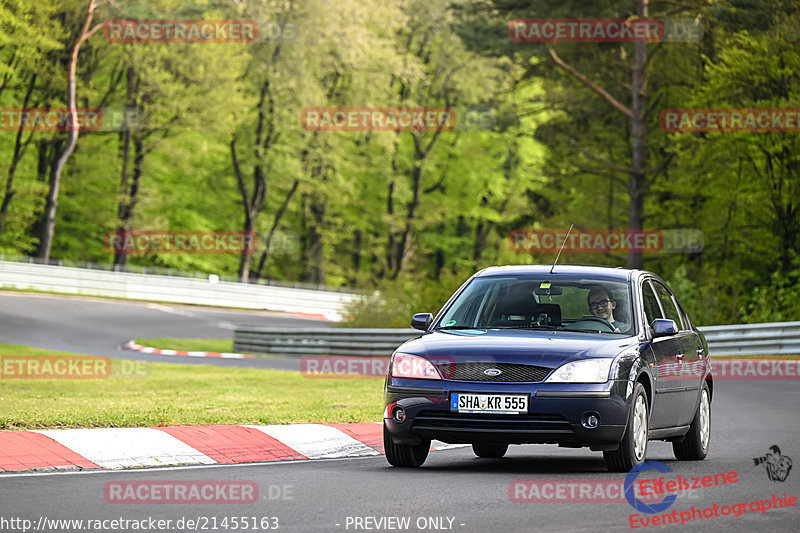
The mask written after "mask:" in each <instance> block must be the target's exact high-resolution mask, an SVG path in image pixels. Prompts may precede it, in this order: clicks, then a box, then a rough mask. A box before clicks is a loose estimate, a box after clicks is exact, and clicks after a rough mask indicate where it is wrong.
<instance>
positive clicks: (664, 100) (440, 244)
mask: <svg viewBox="0 0 800 533" xmlns="http://www.w3.org/2000/svg"><path fill="white" fill-rule="evenodd" d="M88 3H89V2H88V0H42V1H37V2H25V1H21V0H5V1H4V2H2V3H0V107H1V108H18V107H21V106H22V105H23V102H24V101H25V99H26V95H28V97H29V99H28V106H29V107H46V106H52V107H60V106H63V105H64V100H65V98H66V89H67V76H66V72H65V65H66V64H67V60H68V57H67V56H68V53H69V50H70V48H71V45H72V44H73V43H74V40H75V38H76V37H77V35H78V32H79V30H80V27H81V23H82V21H83V20H84V18H83V17H85V13H86V8H87V6H88ZM632 6H633V4H631V3H630V2H620V1H617V0H603V1H599V2H593V3H591V5H588V4H587V3H585V2H583V3H579V2H573V1H568V2H563V1H561V2H556V1H554V0H546V1H541V2H536V3H533V4H526V3H514V2H511V3H509V2H506V1H504V0H455V1H453V0H407V1H403V2H396V1H390V0H360V1H355V0H353V1H350V0H341V1H337V2H330V1H329V0H304V1H298V0H288V1H285V2H278V1H272V0H270V1H261V0H241V1H237V2H219V1H215V0H196V1H193V2H184V1H179V0H136V1H129V2H106V1H99V2H98V9H97V12H96V14H95V21H94V22H95V23H98V24H100V23H103V22H104V21H106V20H109V19H125V18H130V19H158V18H165V19H181V18H183V19H202V18H205V19H225V18H231V19H252V20H256V21H258V22H259V23H260V24H261V29H262V31H263V32H266V35H262V38H260V39H259V40H258V41H257V42H253V43H219V44H203V43H195V44H189V43H136V44H130V43H127V44H126V43H113V42H108V41H107V40H106V39H105V38H104V37H103V32H102V31H98V32H97V33H95V34H94V35H93V36H92V37H91V38H90V39H89V40H88V41H86V42H85V43H84V45H83V46H82V48H81V53H80V56H79V60H78V76H77V94H78V101H79V105H80V106H82V107H96V106H104V107H117V108H123V107H133V108H136V109H138V110H139V112H140V116H141V117H142V119H141V121H140V122H139V123H138V125H137V127H136V129H134V130H132V131H131V132H130V135H129V137H126V134H125V132H120V131H97V132H94V131H82V132H81V135H80V138H79V141H78V145H77V149H76V151H75V153H74V154H73V156H72V158H71V159H70V160H69V162H68V164H67V167H66V169H65V172H64V175H63V178H62V183H61V190H60V194H59V207H58V211H57V219H56V230H55V239H54V243H53V249H52V256H53V258H55V259H62V260H74V261H93V262H100V263H110V262H111V261H112V258H113V256H112V255H111V254H110V253H109V252H108V251H107V250H105V249H104V247H103V238H104V235H105V234H106V233H107V232H109V231H113V230H115V229H116V228H117V227H119V226H120V225H121V224H123V223H127V224H129V225H130V229H134V230H142V229H149V230H239V229H242V228H243V225H244V220H245V209H244V207H243V198H242V194H241V191H240V184H239V182H238V180H237V174H236V169H235V168H234V165H233V161H232V152H231V143H232V141H233V140H234V139H235V143H236V147H237V150H238V161H239V166H240V170H241V172H242V176H243V183H244V188H245V189H246V192H247V193H248V195H249V196H250V197H252V193H253V191H254V189H255V186H256V183H257V181H258V180H257V177H258V176H261V177H263V184H264V187H265V194H264V200H263V202H262V204H261V205H259V206H257V207H258V208H259V213H258V214H257V215H256V217H255V221H254V223H253V227H254V230H255V231H256V232H257V233H258V234H259V236H260V247H259V250H258V252H257V253H256V255H254V257H253V261H252V263H251V271H253V270H254V269H256V268H257V263H258V261H259V259H260V257H261V253H263V252H264V251H265V249H264V248H265V244H264V243H265V242H266V237H267V234H268V233H269V232H270V230H271V229H272V228H273V226H274V227H275V231H276V232H277V237H276V238H275V240H274V243H273V247H272V248H271V249H270V250H269V254H268V255H267V256H266V257H267V259H266V261H265V265H264V268H263V271H261V272H260V273H261V275H262V276H263V277H264V278H267V279H281V280H291V281H308V282H312V283H319V284H327V285H332V286H351V287H355V288H360V289H365V290H368V291H378V292H379V294H380V298H381V301H380V302H379V301H378V299H377V298H368V299H367V300H366V301H365V302H362V303H361V304H358V305H356V306H354V308H353V309H352V310H351V314H352V315H353V317H354V319H355V321H354V322H353V325H382V326H386V327H388V326H399V327H405V326H406V325H407V324H408V319H409V318H410V316H411V314H413V313H414V312H420V311H431V312H434V311H436V310H437V309H438V308H439V307H440V306H441V305H442V304H443V303H444V301H445V300H446V298H447V297H448V296H449V295H450V293H451V292H452V291H453V290H454V289H455V288H457V287H458V286H459V285H460V283H462V282H463V281H464V280H465V279H466V278H467V277H468V276H469V275H471V274H472V273H473V272H474V271H475V270H477V269H480V268H482V267H485V266H488V265H492V264H506V263H533V262H537V263H549V262H550V261H552V260H553V254H549V253H548V254H542V253H534V254H518V253H515V252H514V251H512V250H511V249H510V247H509V241H508V235H509V232H510V231H512V230H514V229H522V228H540V229H541V228H550V229H561V228H563V229H566V228H567V227H569V225H570V224H572V223H574V224H575V225H576V227H579V228H586V229H606V228H626V227H627V226H628V217H629V209H628V208H629V196H628V183H627V182H628V174H629V169H630V159H631V155H630V154H631V146H630V144H631V142H630V140H631V131H630V121H629V120H628V119H627V118H626V117H625V116H624V115H622V114H621V113H619V112H618V111H616V110H615V109H613V108H612V107H611V106H609V105H608V103H607V102H606V101H605V100H604V99H603V98H601V97H599V96H598V95H597V94H596V93H595V92H592V91H589V90H587V88H586V87H585V86H584V84H582V83H580V82H578V81H577V80H576V79H575V78H574V77H572V76H570V75H568V74H566V73H565V72H564V71H563V70H562V69H559V68H556V67H555V65H554V63H553V60H552V58H551V56H550V53H549V51H548V45H551V46H552V48H553V50H554V51H556V52H557V53H558V54H559V56H560V57H561V58H562V59H563V60H564V61H566V62H567V63H568V64H569V65H570V66H571V67H573V68H574V69H576V70H577V71H579V72H581V73H582V74H583V75H584V76H586V78H587V79H588V80H590V81H591V82H592V83H594V84H596V85H598V86H600V87H602V88H603V89H604V90H606V91H607V92H608V93H609V94H611V95H612V96H613V97H614V98H615V99H617V100H618V101H619V102H620V103H621V104H622V105H624V106H629V105H630V100H631V95H630V81H631V65H632V57H633V50H634V45H633V44H632V43H565V42H559V43H515V42H512V41H510V40H509V39H508V37H507V24H508V21H509V20H510V19H513V18H529V17H551V18H552V17H574V16H576V15H575V14H576V13H580V14H581V16H593V17H604V18H614V17H627V16H629V15H631V14H632V13H631V9H632ZM650 7H651V13H650V15H651V16H652V17H662V16H663V17H670V18H686V19H692V20H694V19H697V20H700V21H702V22H703V23H704V27H705V34H704V37H703V39H702V40H701V41H700V42H696V43H653V44H650V45H648V47H647V50H648V64H647V71H646V87H645V88H646V93H647V95H646V96H647V108H646V110H645V118H646V123H647V136H646V139H647V178H648V179H647V187H646V190H645V218H644V221H645V228H646V229H697V230H700V231H701V232H702V233H703V235H704V238H705V239H704V241H705V242H704V248H703V250H702V251H699V252H697V253H691V254H653V255H648V256H645V261H644V266H645V268H647V269H650V270H653V271H655V272H656V273H658V274H660V275H662V276H663V277H665V279H668V280H670V281H671V282H672V284H673V287H674V289H675V291H676V292H677V293H678V296H679V298H680V301H681V303H682V305H683V306H684V307H685V308H686V309H687V311H688V312H689V313H690V315H691V316H692V317H693V319H694V321H695V322H697V323H700V324H706V325H707V324H714V323H736V322H740V321H743V320H747V321H754V320H762V319H764V317H767V316H781V317H788V319H791V318H792V317H793V316H795V317H796V316H797V312H796V311H797V310H796V308H794V307H792V298H793V297H794V295H795V292H793V291H795V290H796V285H797V283H796V276H795V275H794V274H792V272H794V271H795V270H796V267H794V266H793V259H792V258H793V257H795V256H796V255H797V254H798V253H800V237H798V235H800V175H799V174H798V172H800V159H799V158H800V135H798V133H796V132H792V133H779V132H772V133H746V132H745V133H700V134H696V133H667V132H665V131H663V130H662V129H661V128H660V126H659V113H660V110H662V109H664V108H681V107H684V108H685V107H754V108H758V107H763V108H782V107H785V108H796V107H797V101H798V99H799V98H800V53H799V52H798V50H800V48H798V41H800V34H798V28H799V27H800V18H799V17H800V14H799V13H798V9H797V6H796V3H792V2H788V1H785V0H747V1H740V0H726V1H723V2H715V3H713V4H710V3H708V2H700V1H689V2H685V3H682V4H680V5H678V4H674V5H673V4H658V3H655V4H654V3H652V2H651V6H650ZM268 23H270V24H272V25H273V29H274V27H275V26H274V25H275V24H279V25H280V24H284V25H289V27H291V28H292V30H293V32H294V33H293V35H291V36H288V37H287V38H286V39H277V40H276V39H274V38H270V35H269V26H268V25H267V24H268ZM446 106H450V107H452V108H455V109H456V110H458V112H459V113H461V115H458V114H457V117H458V116H460V117H461V118H462V120H463V117H464V115H463V111H464V110H465V109H471V108H475V109H483V110H486V111H487V113H486V114H485V116H484V118H486V119H487V121H486V122H487V123H488V124H489V126H490V127H476V126H475V125H474V124H473V125H472V126H469V127H461V126H462V124H458V127H456V128H455V129H454V130H452V131H450V130H446V131H442V132H441V133H436V132H414V131H401V132H384V131H355V132H342V131H310V130H307V129H304V128H303V127H302V125H301V122H300V116H301V113H302V112H303V110H304V109H306V108H311V107H422V108H438V107H446ZM66 137H67V135H66V132H52V131H24V132H23V135H22V136H21V137H20V146H21V152H20V158H19V162H18V164H17V166H16V170H15V176H14V180H13V181H10V177H11V175H12V172H11V166H12V165H10V164H9V163H10V162H11V161H12V159H13V156H14V153H15V149H16V148H15V147H16V146H17V132H16V131H9V129H8V128H6V129H2V130H0V161H3V162H4V163H5V164H4V165H3V166H2V168H0V203H1V202H2V200H3V199H5V198H10V200H9V202H8V206H9V209H8V214H7V218H6V221H5V225H4V227H3V228H2V233H0V253H4V254H7V255H32V254H34V253H35V251H36V247H37V244H38V237H37V227H38V225H39V224H40V222H41V221H40V217H41V213H42V211H43V208H44V199H45V195H46V194H47V191H48V169H49V167H48V164H51V165H52V162H54V161H55V160H56V159H57V158H58V156H59V154H60V150H61V149H63V143H64V141H65V140H66ZM126 138H128V139H129V140H130V141H131V142H132V143H136V142H139V143H140V146H141V153H140V154H138V155H137V154H136V153H135V152H134V151H131V153H128V154H127V156H126V155H125V149H124V148H125V142H126ZM126 157H127V159H126ZM137 157H138V158H139V159H138V162H137ZM43 162H44V165H43ZM48 162H49V163H48ZM126 164H127V177H126V178H124V176H125V173H124V169H125V168H126V166H125V165H126ZM134 165H138V166H137V168H138V171H139V172H140V173H141V176H140V178H139V181H138V192H137V193H136V195H135V198H134V201H133V202H132V203H131V205H132V217H131V219H130V220H129V221H127V222H126V221H123V220H122V219H121V217H120V208H121V207H124V206H125V205H126V203H128V202H129V201H130V194H131V184H132V175H133V174H132V173H133V167H134ZM295 184H297V185H296V187H295ZM9 193H10V194H9ZM284 205H285V208H284ZM282 209H283V210H282ZM279 213H280V214H281V218H280V220H278V218H277V217H278V214H279ZM561 262H563V263H566V262H573V263H592V264H605V265H614V266H616V265H624V264H625V256H624V255H622V254H600V253H597V254H585V253H581V254H578V253H572V254H570V253H567V254H565V255H564V256H562V258H561ZM128 264H129V265H131V267H132V268H135V267H137V266H159V267H167V268H175V269H182V270H196V271H202V272H206V273H217V274H223V275H236V273H237V271H238V267H239V257H238V256H236V255H224V254H221V255H213V254H209V255H178V254H160V255H159V254H150V255H144V256H131V257H129V258H128ZM770 298H773V299H774V300H775V301H776V302H781V303H779V305H777V306H774V308H773V307H770V309H772V310H771V311H769V312H767V310H766V309H765V307H764V303H765V302H767V301H769V299H770Z"/></svg>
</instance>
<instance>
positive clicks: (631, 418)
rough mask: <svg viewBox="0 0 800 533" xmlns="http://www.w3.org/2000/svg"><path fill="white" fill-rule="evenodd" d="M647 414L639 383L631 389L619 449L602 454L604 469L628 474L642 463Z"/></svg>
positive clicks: (645, 445) (644, 398)
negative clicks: (631, 394)
mask: <svg viewBox="0 0 800 533" xmlns="http://www.w3.org/2000/svg"><path fill="white" fill-rule="evenodd" d="M648 420H649V413H648V412H647V396H645V393H644V387H642V384H641V383H636V385H635V386H634V387H633V403H632V404H631V412H630V413H628V425H627V427H626V428H625V435H623V437H622V442H620V443H619V448H617V449H616V450H613V451H608V452H603V458H604V459H605V461H606V467H608V470H609V471H610V472H628V471H630V469H631V468H633V467H634V466H636V465H638V464H639V463H641V462H642V461H644V458H645V456H646V455H647V429H648Z"/></svg>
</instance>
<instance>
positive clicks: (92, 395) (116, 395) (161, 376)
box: [0, 344, 383, 429]
mask: <svg viewBox="0 0 800 533" xmlns="http://www.w3.org/2000/svg"><path fill="white" fill-rule="evenodd" d="M12 355H32V356H57V355H68V356H74V355H75V354H66V353H63V352H54V351H50V350H41V349H38V348H32V347H29V346H18V345H11V344H0V365H4V364H5V362H4V361H2V360H4V359H5V356H12ZM117 364H120V365H124V364H131V363H130V362H123V361H122V360H119V359H114V360H112V368H114V365H117ZM144 369H145V371H144V372H141V374H143V375H142V377H125V376H111V377H109V378H106V379H6V378H5V377H3V378H0V429H44V428H91V427H147V426H173V425H195V424H288V423H319V422H374V421H377V420H380V418H381V411H382V404H381V402H382V395H383V382H382V379H381V378H361V379H310V378H305V377H303V376H302V375H301V374H300V372H289V371H282V370H262V369H249V368H223V367H214V366H208V365H175V364H167V363H145V364H144Z"/></svg>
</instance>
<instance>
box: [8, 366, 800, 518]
mask: <svg viewBox="0 0 800 533" xmlns="http://www.w3.org/2000/svg"><path fill="white" fill-rule="evenodd" d="M798 401H800V392H799V391H798V387H797V384H796V382H791V381H781V382H771V383H770V382H764V381H762V382H756V381H728V382H722V383H721V384H720V387H719V389H718V392H717V394H716V396H715V398H714V401H713V404H712V446H711V452H710V455H709V457H708V458H706V460H705V461H701V462H697V463H691V462H683V463H681V462H678V461H675V460H674V457H673V455H672V450H671V447H670V445H668V444H666V443H661V442H651V443H650V448H649V451H648V459H649V460H658V461H663V462H664V463H665V464H666V465H667V466H669V467H670V468H671V469H672V470H673V471H674V472H675V473H677V474H680V475H681V476H684V477H696V476H703V475H707V474H708V475H713V474H720V473H727V472H730V471H734V472H736V473H737V475H738V477H737V482H736V483H734V484H728V485H724V486H717V487H709V488H702V489H698V490H696V491H694V492H693V493H691V494H689V493H687V494H680V495H679V496H678V498H677V500H676V501H675V502H674V503H673V505H672V507H671V508H670V509H669V510H667V511H664V512H662V513H660V514H664V513H670V512H671V511H672V509H674V510H676V511H678V512H679V513H680V512H681V511H689V510H690V509H691V506H694V507H695V508H696V509H698V508H703V507H710V506H713V504H718V505H719V506H720V508H722V506H725V505H735V504H737V503H743V502H750V501H753V500H763V499H770V498H771V495H772V494H776V495H777V496H781V495H783V493H786V494H787V496H800V472H798V471H796V468H795V470H794V471H790V474H789V476H788V478H787V479H786V480H785V481H784V482H778V481H770V480H769V479H768V477H767V473H766V470H765V469H764V468H763V467H762V466H755V465H754V463H753V458H754V457H758V456H762V455H764V453H765V452H766V451H767V450H768V448H769V447H770V446H771V445H773V444H778V445H779V446H780V447H781V451H782V453H783V454H784V455H786V456H789V457H790V458H794V459H795V460H797V459H798V458H800V442H799V441H798V438H797V436H798V425H800V414H798V410H797V405H798ZM669 475H670V476H673V477H672V479H674V475H672V474H669ZM642 476H644V474H642ZM624 477H625V474H609V473H607V472H606V471H605V469H604V465H603V461H602V456H601V454H599V453H593V452H589V451H586V450H583V449H580V450H570V449H564V448H557V447H555V446H549V445H548V446H516V447H512V448H511V450H510V451H509V455H508V456H507V457H506V458H504V459H478V458H476V457H474V456H473V455H472V451H471V450H470V449H469V448H460V449H453V450H446V451H439V452H432V453H431V456H430V457H429V458H428V461H427V462H426V463H425V465H424V467H423V468H421V469H419V470H407V469H396V468H392V467H389V466H388V464H387V463H386V461H385V459H384V458H383V457H366V458H358V459H338V460H315V461H288V462H279V463H269V464H255V465H230V466H225V465H223V466H210V467H209V466H205V467H175V468H165V469H142V470H135V471H134V470H130V471H117V472H108V471H107V472H78V473H48V474H4V475H0V516H5V517H9V516H12V517H20V518H26V519H30V520H33V523H34V524H35V523H36V522H37V521H38V520H39V518H40V517H42V516H44V517H45V518H47V519H84V520H86V519H114V518H126V519H136V520H141V519H143V518H148V517H153V518H154V519H164V520H167V519H171V520H173V529H172V530H171V531H184V530H188V529H187V528H184V529H175V528H174V524H175V521H177V520H178V519H180V518H181V517H187V518H191V519H195V520H197V519H198V518H201V519H202V520H206V521H208V522H207V526H208V530H209V531H212V529H211V524H213V522H212V520H213V519H214V517H216V519H217V523H218V524H221V523H222V522H221V521H222V520H223V518H225V517H233V516H237V517H254V516H255V517H257V518H258V519H259V520H260V518H261V517H277V518H278V519H279V520H278V524H279V529H278V531H303V532H306V531H308V532H311V531H368V529H366V528H365V527H360V528H358V529H356V528H355V527H354V526H355V524H356V521H355V520H356V517H374V518H375V519H376V520H379V519H380V518H381V517H394V516H398V517H410V522H409V526H408V528H406V529H397V528H396V529H388V528H382V529H370V530H381V531H450V530H452V531H463V532H493V531H502V532H505V531H592V532H597V531H603V532H605V531H630V530H631V527H630V522H629V520H630V519H629V516H630V515H631V514H635V511H634V509H633V508H632V507H631V505H630V504H628V503H627V502H624V501H623V502H613V503H597V502H592V503H516V502H512V501H511V500H510V498H509V485H510V484H511V483H512V482H513V481H514V480H520V479H522V480H537V481H540V482H544V481H546V480H549V481H553V482H566V483H569V482H575V481H577V480H586V479H590V480H595V481H600V480H609V479H615V480H622V479H624ZM652 477H656V476H652ZM648 478H649V477H648ZM667 479H670V478H669V477H668V478H667ZM176 480H181V481H187V480H204V481H222V480H240V481H253V482H256V483H257V484H258V487H259V494H260V498H259V501H257V502H256V503H252V504H192V505H187V504H180V505H177V504H158V505H154V504H109V503H106V501H105V499H104V493H103V488H104V485H105V484H106V483H107V482H109V481H117V482H119V481H159V482H165V481H176ZM270 496H272V498H274V499H270ZM641 516H645V515H644V513H642V514H641ZM348 517H349V518H348ZM428 517H445V518H444V519H440V520H441V522H440V523H439V524H438V525H439V529H434V528H430V527H428V528H418V527H417V520H422V521H420V522H419V524H420V525H422V526H425V525H426V524H425V523H423V521H424V520H426V519H427V518H428ZM449 518H452V519H453V521H452V524H450V522H449V521H448V519H449ZM348 520H349V524H348ZM337 524H338V525H337ZM360 524H361V525H363V526H366V525H367V522H364V521H362V522H360ZM384 524H386V523H384ZM430 524H431V522H428V525H430ZM433 524H434V525H437V523H436V522H433ZM442 524H443V525H442ZM461 524H463V525H461ZM369 525H370V526H372V527H374V526H375V525H376V523H375V522H369ZM392 525H397V523H395V522H392ZM348 526H349V527H348ZM443 527H444V529H443ZM448 527H449V528H451V529H447V528H448ZM676 528H677V529H678V530H683V531H685V530H690V529H691V530H700V531H798V530H800V510H798V507H791V508H784V509H777V510H772V509H770V510H768V511H766V512H765V513H761V512H759V511H758V510H756V511H755V512H751V511H748V512H747V513H744V514H742V515H741V516H739V517H735V516H733V515H730V516H726V517H722V516H720V517H712V518H704V519H702V520H700V521H697V522H694V523H692V522H687V523H686V524H685V525H683V526H681V525H680V524H678V525H666V526H650V527H647V528H644V529H646V530H648V531H651V530H653V531H666V530H670V529H671V530H675V529H676ZM200 529H201V530H202V528H200ZM73 530H74V529H64V530H63V531H73ZM228 530H230V529H228ZM4 531H5V530H4ZM53 531H57V530H53ZM58 531H62V530H58ZM218 531H224V529H222V528H220V529H218Z"/></svg>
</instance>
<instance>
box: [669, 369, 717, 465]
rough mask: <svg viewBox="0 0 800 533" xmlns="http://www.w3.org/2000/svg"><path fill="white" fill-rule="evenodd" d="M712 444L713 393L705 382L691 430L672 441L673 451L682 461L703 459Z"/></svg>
mask: <svg viewBox="0 0 800 533" xmlns="http://www.w3.org/2000/svg"><path fill="white" fill-rule="evenodd" d="M710 444H711V395H710V394H709V392H708V385H706V384H705V383H704V384H703V388H702V389H701V391H700V401H699V402H698V403H697V410H696V411H695V413H694V419H693V420H692V425H691V426H689V432H688V433H686V436H685V437H684V439H683V440H682V441H680V442H673V443H672V453H674V454H675V458H676V459H678V460H680V461H701V460H703V459H705V458H706V455H708V447H709V445H710Z"/></svg>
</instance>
